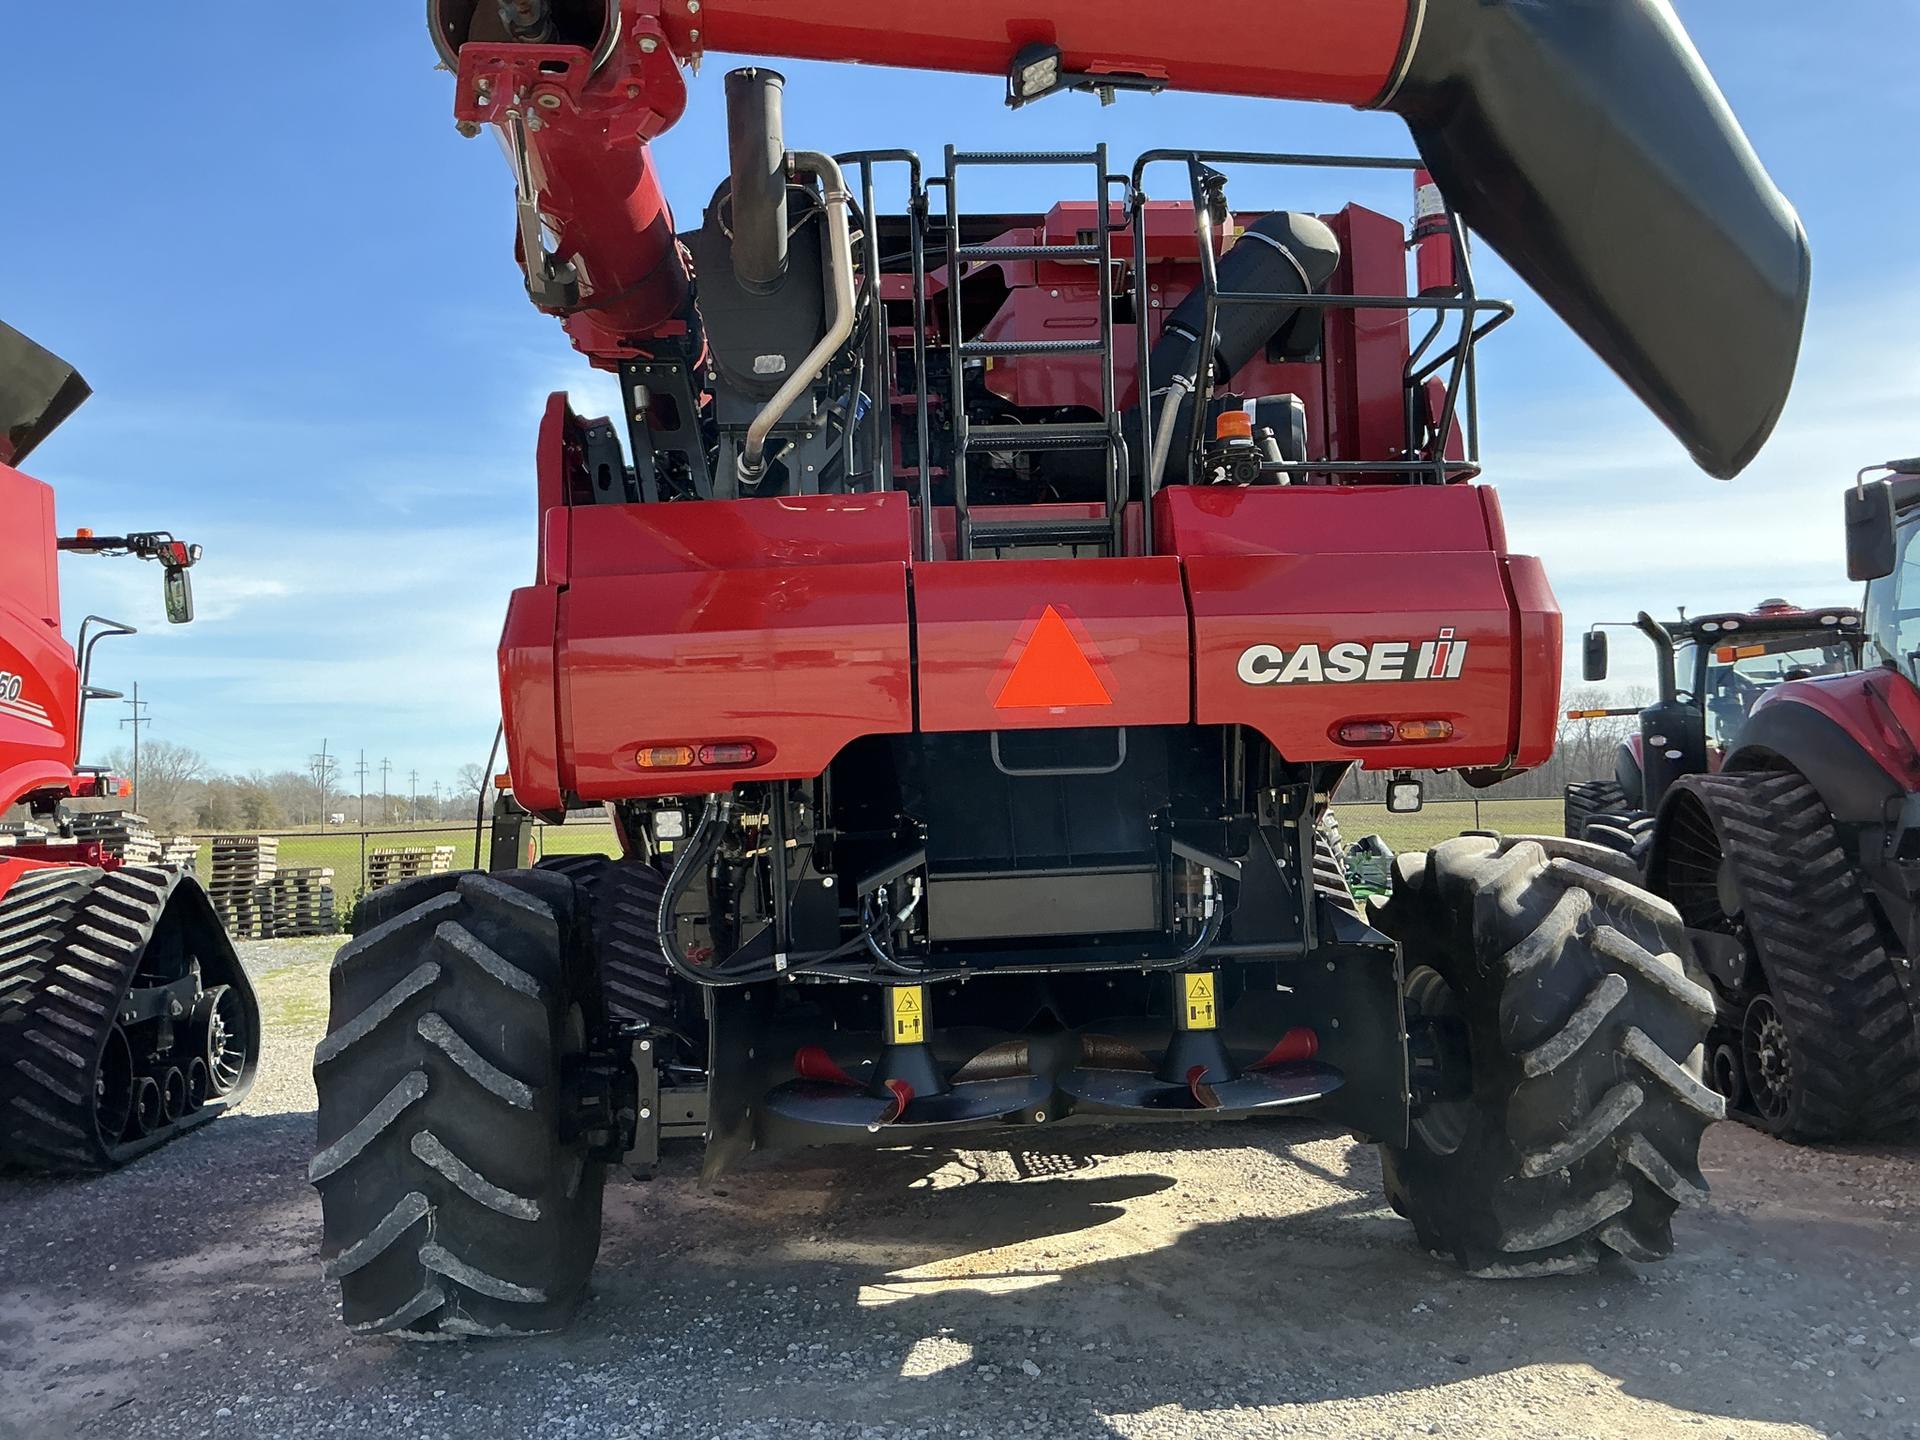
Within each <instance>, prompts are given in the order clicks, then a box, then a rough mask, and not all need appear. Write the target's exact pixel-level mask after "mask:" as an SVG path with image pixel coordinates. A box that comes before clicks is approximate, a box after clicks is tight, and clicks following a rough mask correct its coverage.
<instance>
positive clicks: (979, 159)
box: [953, 150, 1101, 165]
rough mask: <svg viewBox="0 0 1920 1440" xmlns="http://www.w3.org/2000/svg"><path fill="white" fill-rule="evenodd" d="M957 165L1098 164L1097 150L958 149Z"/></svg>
mask: <svg viewBox="0 0 1920 1440" xmlns="http://www.w3.org/2000/svg"><path fill="white" fill-rule="evenodd" d="M953 163H954V164H955V165H1098V164H1100V163H1101V155H1100V153H1099V152H1098V151H1097V150H956V151H955V152H954V154H953Z"/></svg>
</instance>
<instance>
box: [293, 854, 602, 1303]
mask: <svg viewBox="0 0 1920 1440" xmlns="http://www.w3.org/2000/svg"><path fill="white" fill-rule="evenodd" d="M578 911H579V903H578V901H577V899H576V896H575V893H574V887H573V882H572V881H571V880H569V879H568V878H566V877H565V876H562V875H553V874H543V873H537V872H533V871H512V872H506V873H503V874H498V875H485V874H467V875H461V876H458V877H456V878H455V879H454V881H453V883H452V884H451V885H448V886H446V887H445V888H444V889H441V890H440V893H438V894H434V895H430V896H427V897H425V898H423V899H422V900H421V901H420V903H418V904H417V905H415V906H413V907H412V908H411V909H408V910H406V911H404V912H403V913H401V914H399V915H395V916H392V917H391V918H388V919H386V920H385V921H384V922H383V923H381V924H379V925H377V926H376V927H375V928H373V929H371V930H368V931H367V932H366V933H364V934H362V935H360V936H359V937H358V938H357V939H355V940H354V941H353V942H352V943H351V944H349V945H348V946H346V948H344V949H343V950H342V951H341V952H340V954H339V956H338V958H336V959H335V961H334V964H333V973H332V991H333V1009H332V1015H331V1018H330V1020H329V1023H328V1028H327V1037H326V1039H324V1040H323V1041H321V1043H320V1045H319V1047H318V1048H317V1049H316V1050H315V1052H314V1065H313V1071H314V1081H315V1084H316V1086H317V1088H318V1090H319V1095H320V1121H319V1150H318V1153H317V1154H316V1155H315V1156H314V1159H313V1163H312V1165H311V1166H310V1167H309V1169H308V1175H309V1178H310V1179H311V1180H312V1181H313V1183H314V1185H315V1187H316V1188H317V1189H318V1190H319V1192H320V1207H321V1214H322V1217H323V1229H324V1233H323V1239H322V1243H321V1258H322V1261H323V1269H324V1271H325V1274H326V1275H327V1277H328V1278H329V1279H331V1280H337V1281H338V1282H339V1283H340V1292H341V1301H342V1309H343V1312H344V1318H345V1320H346V1322H347V1324H348V1326H349V1327H350V1328H352V1329H353V1330H355V1331H359V1332H362V1333H391V1334H396V1335H399V1336H402V1337H408V1338H416V1339H417V1338H432V1337H434V1336H440V1335H532V1334H539V1333H542V1332H546V1331H551V1330H557V1329H559V1328H560V1327H562V1326H563V1325H565V1324H566V1323H567V1321H568V1319H569V1318H570V1317H571V1316H572V1314H573V1312H574V1310H575V1309H576V1308H577V1307H578V1305H579V1304H580V1301H581V1300H582V1298H583V1297H584V1296H585V1294H586V1290H587V1282H588V1277H589V1275H590V1273H591V1271H592V1268H593V1262H594V1257H595V1255H596V1254H597V1253H598V1251H599V1247H600V1191H601V1183H602V1178H603V1166H602V1165H601V1164H600V1163H599V1162H598V1161H596V1160H594V1159H593V1158H592V1154H591V1144H590V1140H589V1138H588V1137H587V1136H585V1135H577V1134H573V1133H570V1132H572V1130H573V1129H574V1128H575V1127H574V1126H573V1125H571V1124H570V1123H569V1116H568V1114H567V1105H568V1100H567V1096H566V1085H565V1081H566V1077H567V1074H568V1068H569V1065H570V1063H571V1062H572V1061H573V1059H574V1058H575V1057H576V1056H578V1055H580V1054H581V1053H583V1052H584V1050H585V1049H586V1043H587V1039H588V1036H589V1034H590V1033H591V1031H592V1029H593V1027H594V1025H595V1023H596V1022H597V1012H598V997H597V994H596V993H594V991H593V988H592V977H591V974H590V973H589V972H588V971H587V969H586V967H585V966H584V965H583V964H582V963H581V962H580V959H579V956H580V954H581V951H582V943H581V934H580V919H579V915H578Z"/></svg>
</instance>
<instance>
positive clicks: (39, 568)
mask: <svg viewBox="0 0 1920 1440" xmlns="http://www.w3.org/2000/svg"><path fill="white" fill-rule="evenodd" d="M89 393H90V392H89V391H88V388H87V385H86V382H85V381H84V380H82V379H81V378H80V376H79V375H78V374H77V373H76V372H75V371H74V370H73V368H72V367H71V366H69V365H67V364H66V363H65V362H64V361H62V360H60V359H58V358H57V357H56V356H54V355H51V354H49V353H48V352H47V351H45V350H43V349H41V348H40V347H39V346H38V345H35V344H34V343H33V342H32V341H30V340H28V339H27V338H26V337H25V336H23V335H21V334H20V333H19V332H18V331H15V330H13V329H11V328H9V327H8V326H6V325H0V811H5V810H7V809H10V808H11V807H13V806H16V805H17V806H22V807H24V809H25V812H26V813H27V814H28V815H29V816H30V817H32V818H33V819H34V820H35V821H38V822H40V825H39V826H37V827H36V830H40V831H43V832H44V834H45V837H46V838H42V839H22V840H19V841H16V842H15V843H12V844H9V845H6V846H5V848H0V1168H8V1167H12V1168H20V1169H28V1170H40V1171H59V1172H72V1171H97V1170H107V1169H111V1168H113V1167H115V1166H117V1165H121V1164H124V1163H125V1162H126V1161H128V1160H131V1159H133V1158H134V1157H135V1156H137V1155H141V1154H143V1153H145V1152H146V1151H148V1150H151V1149H152V1148H154V1147H155V1146H156V1145H159V1144H162V1143H163V1142H165V1141H167V1140H170V1139H172V1138H173V1137H174V1136H176V1135H179V1134H181V1133H183V1132H184V1131H186V1130H189V1129H191V1128H193V1127H194V1126H197V1125H200V1124H202V1123H204V1122H206V1121H208V1120H211V1119H213V1118H214V1117H215V1116H216V1115H218V1114H220V1113H222V1112H223V1111H224V1110H227V1109H230V1108H231V1107H232V1106H233V1105H234V1104H236V1103H237V1102H238V1101H239V1100H240V1099H241V1097H242V1096H244V1095H245V1094H246V1091H247V1087H248V1086H249V1085H250V1084H251V1083H252V1080H253V1070H254V1065H255V1062H256V1061H257V1060H258V1058H259V1046H260V1016H259V1008H258V1006H257V1005H256V1003H255V1001H254V996H253V989H252V986H251V985H250V984H249V983H248V981H247V976H246V972H245V971H244V970H242V969H241V967H240V962H239V960H238V958H236V956H235V955H234V952H233V946H232V944H231V943H230V942H229V941H228V939H227V935H226V932H225V931H224V930H223V929H222V928H221V926H220V922H219V919H218V917H217V916H216V915H215V914H214V911H213V906H212V905H211V903H209V901H208V899H207V896H206V894H205V892H204V891H202V890H201V888H200V886H199V883H198V882H197V881H196V880H195V879H194V878H193V877H192V876H191V875H190V874H186V873H184V872H182V871H181V870H178V869H174V868H171V867H166V866H145V865H124V864H122V863H121V862H120V860H119V858H118V857H117V856H115V855H113V854H111V853H108V852H107V851H106V850H105V849H103V847H102V845H101V844H100V843H99V842H98V841H97V840H84V839H78V838H76V837H75V836H74V834H73V833H72V830H71V829H70V828H69V825H68V819H67V817H66V815H65V814H64V811H63V807H64V806H65V805H66V804H67V802H69V801H73V800H77V799H82V798H88V797H94V796H101V795H107V794H116V793H120V792H119V788H118V782H116V781H112V780H111V779H109V777H107V776H106V775H104V774H103V773H101V772H99V771H94V770H87V769H84V768H82V767H81V765H80V764H79V755H80V741H81V721H82V718H83V716H84V713H85V707H86V702H87V701H88V700H89V699H113V698H117V697H115V696H114V695H113V694H112V693H111V692H108V691H102V690H97V689H94V688H93V687H91V686H90V685H89V684H88V683H87V670H88V668H89V667H90V664H91V660H92V656H93V649H94V646H95V645H96V644H97V643H98V642H99V641H100V640H101V639H103V638H105V637H107V636H110V635H130V634H132V633H133V631H132V629H131V627H128V626H124V625H119V624H116V623H114V622H112V621H102V620H100V619H99V617H97V616H89V617H88V618H87V622H86V623H85V624H84V625H82V626H81V630H80V638H79V642H78V651H77V653H76V650H75V647H74V646H72V645H69V644H68V643H67V641H66V640H65V639H63V638H62V636H61V634H60V589H59V579H58V575H57V572H56V568H55V556H56V554H58V553H59V552H61V551H68V552H80V553H87V554H131V555H138V556H141V557H142V558H144V559H149V560H157V561H158V562H160V565H161V567H162V568H163V570H164V572H165V576H166V595H167V618H168V619H170V620H173V621H175V622H176V623H183V622H185V621H187V620H190V619H191V618H192V616H193V597H192V589H191V585H190V582H189V579H188V575H187V571H188V569H189V568H190V567H191V566H192V565H193V564H194V562H195V561H196V560H198V559H199V547H198V546H193V545H188V544H186V543H184V542H183V541H179V540H176V539H174V538H173V537H172V536H171V535H168V534H165V533H164V532H147V533H142V534H135V535H117V536H100V535H94V534H92V533H90V532H88V531H81V532H80V533H79V534H77V535H73V536H57V535H56V532H55V530H54V523H53V491H52V490H51V489H50V488H49V487H48V486H46V485H44V484H42V483H41V482H40V481H38V480H34V479H32V478H30V477H28V476H26V475H23V474H21V473H20V472H19V471H18V470H16V469H14V468H13V467H14V466H15V465H17V464H19V463H20V462H21V461H23V460H25V459H26V457H27V454H28V452H29V451H31V450H32V449H33V448H34V447H35V446H36V445H38V444H39V442H40V441H41V440H43V439H44V438H45V437H46V436H47V435H48V434H50V433H51V432H52V431H53V429H54V428H55V427H56V426H58V425H59V424H60V423H61V422H62V421H64V420H65V419H66V418H67V417H68V416H69V415H70V414H72V412H73V411H74V409H75V408H76V407H77V406H79V405H80V403H81V402H82V401H84V400H85V399H86V398H87V395H88V394H89Z"/></svg>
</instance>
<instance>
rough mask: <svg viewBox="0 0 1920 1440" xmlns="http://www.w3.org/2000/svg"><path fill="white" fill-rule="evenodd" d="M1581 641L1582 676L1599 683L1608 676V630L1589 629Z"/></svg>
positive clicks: (1590, 681)
mask: <svg viewBox="0 0 1920 1440" xmlns="http://www.w3.org/2000/svg"><path fill="white" fill-rule="evenodd" d="M1581 642H1582V643H1581V655H1580V678H1581V679H1582V680H1585V681H1586V682H1587V683H1588V684H1589V685H1597V684H1599V683H1600V681H1602V680H1604V679H1606V678H1607V632H1606V631H1604V630H1589V631H1587V633H1586V634H1585V635H1584V636H1582V637H1581Z"/></svg>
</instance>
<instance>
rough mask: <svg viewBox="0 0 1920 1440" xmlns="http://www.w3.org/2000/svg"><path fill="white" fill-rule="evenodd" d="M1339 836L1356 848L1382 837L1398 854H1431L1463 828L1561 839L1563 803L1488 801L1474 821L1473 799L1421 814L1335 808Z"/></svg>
mask: <svg viewBox="0 0 1920 1440" xmlns="http://www.w3.org/2000/svg"><path fill="white" fill-rule="evenodd" d="M1333 813H1334V815H1335V816H1336V817H1337V818H1338V819H1339V821H1340V833H1341V835H1342V836H1344V837H1345V839H1346V842H1347V843H1348V844H1349V845H1351V844H1352V843H1353V842H1354V841H1356V840H1358V839H1359V838H1360V837H1361V836H1363V835H1379V836H1381V837H1382V838H1383V839H1385V841H1386V842H1387V844H1389V845H1391V846H1392V847H1393V849H1394V852H1395V853H1396V854H1397V853H1399V852H1400V851H1402V850H1426V849H1430V848H1431V847H1432V846H1434V845H1437V844H1439V843H1440V842H1441V841H1442V840H1446V839H1449V838H1451V837H1452V836H1455V835H1458V834H1460V833H1461V832H1462V831H1463V830H1503V831H1505V832H1506V833H1507V834H1509V835H1560V834H1564V833H1565V827H1564V825H1563V824H1562V813H1561V804H1560V801H1558V800H1483V801H1481V802H1480V806H1479V818H1478V819H1477V820H1476V819H1475V814H1474V804H1473V802H1472V801H1471V800H1436V801H1434V802H1432V803H1431V804H1429V805H1428V806H1427V808H1426V809H1424V810H1422V811H1421V812H1420V813H1419V814H1418V815H1389V814H1388V813H1387V807H1386V806H1384V805H1335V806H1334V807H1333Z"/></svg>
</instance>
